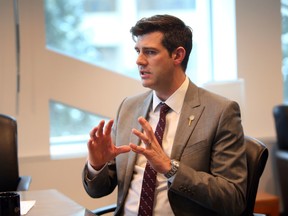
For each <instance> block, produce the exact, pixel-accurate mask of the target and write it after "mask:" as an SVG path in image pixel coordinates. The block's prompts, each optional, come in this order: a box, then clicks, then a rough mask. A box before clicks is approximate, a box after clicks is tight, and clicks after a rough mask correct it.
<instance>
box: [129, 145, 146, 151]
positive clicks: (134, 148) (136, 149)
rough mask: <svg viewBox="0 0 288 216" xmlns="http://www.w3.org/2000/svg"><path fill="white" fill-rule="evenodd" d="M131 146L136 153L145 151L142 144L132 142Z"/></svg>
mask: <svg viewBox="0 0 288 216" xmlns="http://www.w3.org/2000/svg"><path fill="white" fill-rule="evenodd" d="M129 146H130V148H131V150H132V151H133V152H135V153H138V154H143V153H144V152H145V148H142V147H141V146H137V145H135V144H133V143H130V144H129Z"/></svg>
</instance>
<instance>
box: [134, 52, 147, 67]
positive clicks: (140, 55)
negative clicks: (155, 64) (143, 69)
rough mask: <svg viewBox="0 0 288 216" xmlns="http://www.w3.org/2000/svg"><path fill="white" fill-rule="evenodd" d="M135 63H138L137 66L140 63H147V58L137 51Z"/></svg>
mask: <svg viewBox="0 0 288 216" xmlns="http://www.w3.org/2000/svg"><path fill="white" fill-rule="evenodd" d="M136 64H137V65H138V66H140V65H146V64H147V59H146V57H145V55H143V53H141V52H140V53H139V54H138V57H137V59H136Z"/></svg>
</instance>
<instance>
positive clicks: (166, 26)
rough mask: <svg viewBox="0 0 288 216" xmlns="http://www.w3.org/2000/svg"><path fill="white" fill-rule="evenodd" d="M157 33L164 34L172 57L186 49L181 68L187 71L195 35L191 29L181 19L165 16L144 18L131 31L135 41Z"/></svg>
mask: <svg viewBox="0 0 288 216" xmlns="http://www.w3.org/2000/svg"><path fill="white" fill-rule="evenodd" d="M157 31H159V32H162V33H163V40H162V44H163V46H164V47H165V48H166V49H167V50H168V52H169V54H170V55H171V54H172V52H173V51H174V50H175V49H176V48H178V47H179V46H182V47H184V49H185V50H186V56H185V58H184V59H183V61H182V64H181V66H182V68H183V70H184V71H186V68H187V64H188V60H189V56H190V53H191V50H192V46H193V34H192V30H191V28H190V27H189V26H186V24H185V23H184V22H183V21H182V20H181V19H179V18H177V17H175V16H171V15H167V14H165V15H155V16H152V17H149V18H142V19H140V20H139V21H138V22H137V23H136V25H135V26H133V27H132V28H131V30H130V32H131V33H132V37H133V40H134V41H135V37H138V36H141V35H144V34H148V33H152V32H157Z"/></svg>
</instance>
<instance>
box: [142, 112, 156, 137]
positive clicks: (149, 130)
mask: <svg viewBox="0 0 288 216" xmlns="http://www.w3.org/2000/svg"><path fill="white" fill-rule="evenodd" d="M138 122H139V124H140V125H141V126H142V128H143V130H144V131H145V133H146V135H147V136H148V137H150V138H152V137H153V135H154V132H153V129H152V127H151V125H150V124H149V122H148V121H147V120H146V119H145V118H143V117H139V118H138Z"/></svg>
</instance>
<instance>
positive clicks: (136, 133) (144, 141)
mask: <svg viewBox="0 0 288 216" xmlns="http://www.w3.org/2000/svg"><path fill="white" fill-rule="evenodd" d="M132 133H133V134H135V135H136V136H138V137H139V139H141V140H142V141H143V143H144V144H145V145H151V140H150V139H149V138H148V137H147V136H146V135H145V134H144V133H142V132H140V131H138V130H137V129H135V128H133V129H132Z"/></svg>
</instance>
